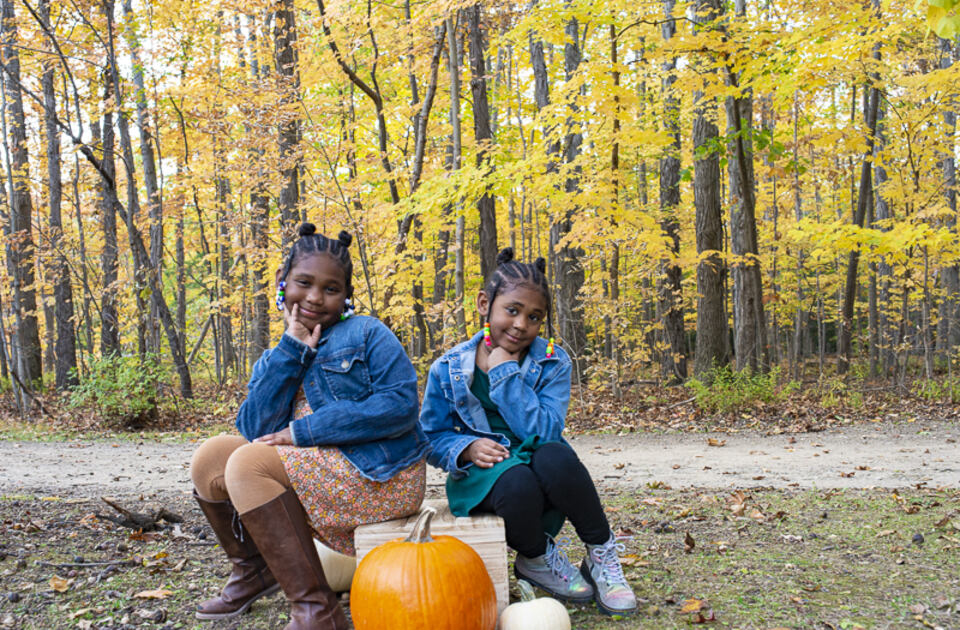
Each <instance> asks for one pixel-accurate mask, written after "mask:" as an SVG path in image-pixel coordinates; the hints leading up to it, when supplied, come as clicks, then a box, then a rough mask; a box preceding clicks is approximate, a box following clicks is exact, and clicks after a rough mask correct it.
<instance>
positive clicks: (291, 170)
mask: <svg viewBox="0 0 960 630" xmlns="http://www.w3.org/2000/svg"><path fill="white" fill-rule="evenodd" d="M273 25H274V26H273V36H274V44H275V47H276V49H275V50H276V53H275V54H276V68H277V73H278V74H279V75H280V77H281V82H280V86H281V87H280V89H281V91H282V96H281V98H280V108H281V112H282V118H281V121H280V123H279V137H278V143H279V149H280V165H279V167H280V174H281V179H282V180H283V184H282V188H281V189H280V196H279V200H278V206H279V208H280V222H281V226H282V228H281V233H282V237H283V251H287V250H288V249H289V246H290V244H291V243H292V242H293V241H294V240H296V235H297V223H298V222H299V220H300V213H299V210H298V205H299V203H300V184H299V174H300V159H301V157H300V119H299V117H298V116H297V113H296V107H297V105H296V103H297V99H298V92H299V90H300V73H299V71H298V59H297V49H296V45H297V26H296V20H295V13H294V3H293V0H282V1H281V2H280V3H279V4H278V8H277V11H276V15H275V16H274V21H273Z"/></svg>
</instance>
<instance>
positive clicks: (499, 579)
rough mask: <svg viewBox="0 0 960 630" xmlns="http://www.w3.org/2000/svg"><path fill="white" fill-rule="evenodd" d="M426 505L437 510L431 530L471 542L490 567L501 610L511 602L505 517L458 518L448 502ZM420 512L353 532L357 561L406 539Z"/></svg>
mask: <svg viewBox="0 0 960 630" xmlns="http://www.w3.org/2000/svg"><path fill="white" fill-rule="evenodd" d="M424 505H425V506H426V505H429V506H430V507H432V508H434V509H436V510H437V514H436V516H434V517H433V520H432V521H431V523H430V533H431V534H435V535H441V536H454V537H456V538H459V539H460V540H462V541H463V542H465V543H467V544H468V545H470V546H471V547H472V548H473V550H474V551H476V552H477V554H479V555H480V558H481V559H483V564H484V565H485V566H486V567H487V573H488V574H489V575H490V579H491V580H493V588H494V590H495V591H496V593H497V611H498V613H499V612H502V611H503V609H504V608H506V606H507V604H509V603H510V595H509V577H508V574H507V542H506V538H505V537H504V533H503V519H502V518H500V517H499V516H494V515H493V514H484V515H482V516H470V517H456V516H454V515H453V514H452V513H451V512H450V506H449V505H447V502H446V501H425V502H424ZM417 516H418V514H414V515H412V516H408V517H406V518H400V519H396V520H393V521H386V522H384V523H373V524H371V525H361V526H360V527H358V528H357V529H356V531H355V532H354V536H353V538H354V543H355V545H356V547H357V562H360V561H361V560H363V557H364V556H365V555H366V554H367V553H369V552H370V550H371V549H373V548H374V547H376V546H377V545H382V544H383V543H385V542H389V541H391V540H396V539H397V538H406V537H407V536H408V535H409V534H410V532H411V531H412V530H413V524H414V523H416V522H417Z"/></svg>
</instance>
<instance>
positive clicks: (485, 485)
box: [447, 368, 564, 536]
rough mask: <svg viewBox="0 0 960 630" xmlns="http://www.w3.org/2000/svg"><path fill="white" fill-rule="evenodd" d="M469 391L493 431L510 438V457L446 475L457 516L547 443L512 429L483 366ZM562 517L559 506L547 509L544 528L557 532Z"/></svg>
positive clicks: (527, 461) (471, 508)
mask: <svg viewBox="0 0 960 630" xmlns="http://www.w3.org/2000/svg"><path fill="white" fill-rule="evenodd" d="M470 391H471V393H473V395H474V396H476V397H477V400H479V401H480V404H481V405H482V406H483V410H484V412H485V413H486V414H487V422H488V423H489V424H490V431H491V432H493V433H501V434H503V435H504V436H505V437H506V438H507V439H508V440H510V457H508V458H506V459H505V460H503V461H502V462H497V463H496V464H494V465H493V466H491V467H490V468H481V467H479V466H471V467H470V468H469V469H468V470H467V474H466V476H464V477H461V478H460V479H454V478H453V476H452V475H447V501H449V503H450V511H451V512H452V513H453V515H454V516H469V515H470V512H471V510H473V509H474V508H476V507H477V506H478V505H480V503H481V502H482V501H483V499H484V498H485V497H486V496H487V495H488V494H489V493H490V490H491V489H492V488H493V484H495V483H496V482H497V479H499V478H500V475H502V474H503V473H504V472H506V471H507V470H509V469H511V468H513V467H514V466H520V465H523V464H527V465H529V464H530V458H531V456H532V455H533V452H534V451H535V450H537V449H538V448H539V447H540V446H542V445H543V444H544V443H543V442H541V441H540V436H539V435H531V436H530V437H528V438H527V439H525V440H520V438H519V437H517V435H516V434H515V433H514V432H513V431H512V430H511V429H510V426H509V425H507V422H506V420H504V419H503V416H501V415H500V411H499V410H498V409H497V405H496V403H494V402H493V400H492V399H491V398H490V377H489V376H488V375H487V373H486V372H484V371H483V370H481V369H480V368H476V369H475V370H474V371H473V382H472V383H470ZM563 521H564V516H563V514H561V513H560V512H558V511H557V510H548V511H547V512H546V513H544V515H543V531H545V532H546V533H548V534H550V535H551V536H556V535H557V532H559V531H560V528H561V527H562V526H563Z"/></svg>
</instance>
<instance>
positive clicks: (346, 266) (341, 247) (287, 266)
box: [280, 223, 353, 299]
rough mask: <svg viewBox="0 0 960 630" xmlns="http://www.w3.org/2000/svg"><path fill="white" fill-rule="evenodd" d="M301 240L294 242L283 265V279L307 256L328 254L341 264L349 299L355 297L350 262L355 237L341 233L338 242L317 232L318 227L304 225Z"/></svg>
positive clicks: (300, 233) (301, 227)
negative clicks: (351, 245) (351, 246)
mask: <svg viewBox="0 0 960 630" xmlns="http://www.w3.org/2000/svg"><path fill="white" fill-rule="evenodd" d="M298 233H299V235H300V238H299V239H297V240H296V241H294V243H293V247H291V248H290V253H289V254H287V260H286V262H284V264H283V273H282V275H281V276H280V278H281V279H286V277H287V275H289V274H290V270H291V269H292V268H293V266H294V265H295V264H297V262H299V261H300V260H302V259H303V258H304V257H305V256H310V255H313V254H327V255H328V256H330V257H331V258H333V259H334V260H335V261H337V262H338V263H339V264H340V267H341V268H342V269H343V279H344V283H345V284H346V291H347V299H350V298H352V297H353V261H352V260H350V251H349V249H348V248H349V247H350V243H352V242H353V236H351V235H350V234H349V233H348V232H346V231H341V232H340V234H338V235H337V238H336V240H334V239H332V238H327V237H326V236H324V235H323V234H319V233H318V232H317V226H315V225H314V224H313V223H303V224H301V225H300V230H299V231H298Z"/></svg>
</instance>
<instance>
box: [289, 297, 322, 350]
mask: <svg viewBox="0 0 960 630" xmlns="http://www.w3.org/2000/svg"><path fill="white" fill-rule="evenodd" d="M298 315H300V305H299V304H294V305H293V306H292V307H291V308H289V309H287V310H285V311H284V312H283V319H284V320H285V321H286V322H287V332H288V333H290V334H291V335H292V336H293V337H294V338H295V339H298V340H299V341H302V342H303V343H305V344H307V345H308V346H310V347H311V348H316V347H317V343H318V342H319V341H320V333H321V332H322V331H321V328H320V324H317V325H316V326H314V327H313V330H310V329H309V328H307V327H306V326H304V325H303V323H302V322H301V321H300V320H299V319H297V316H298Z"/></svg>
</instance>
